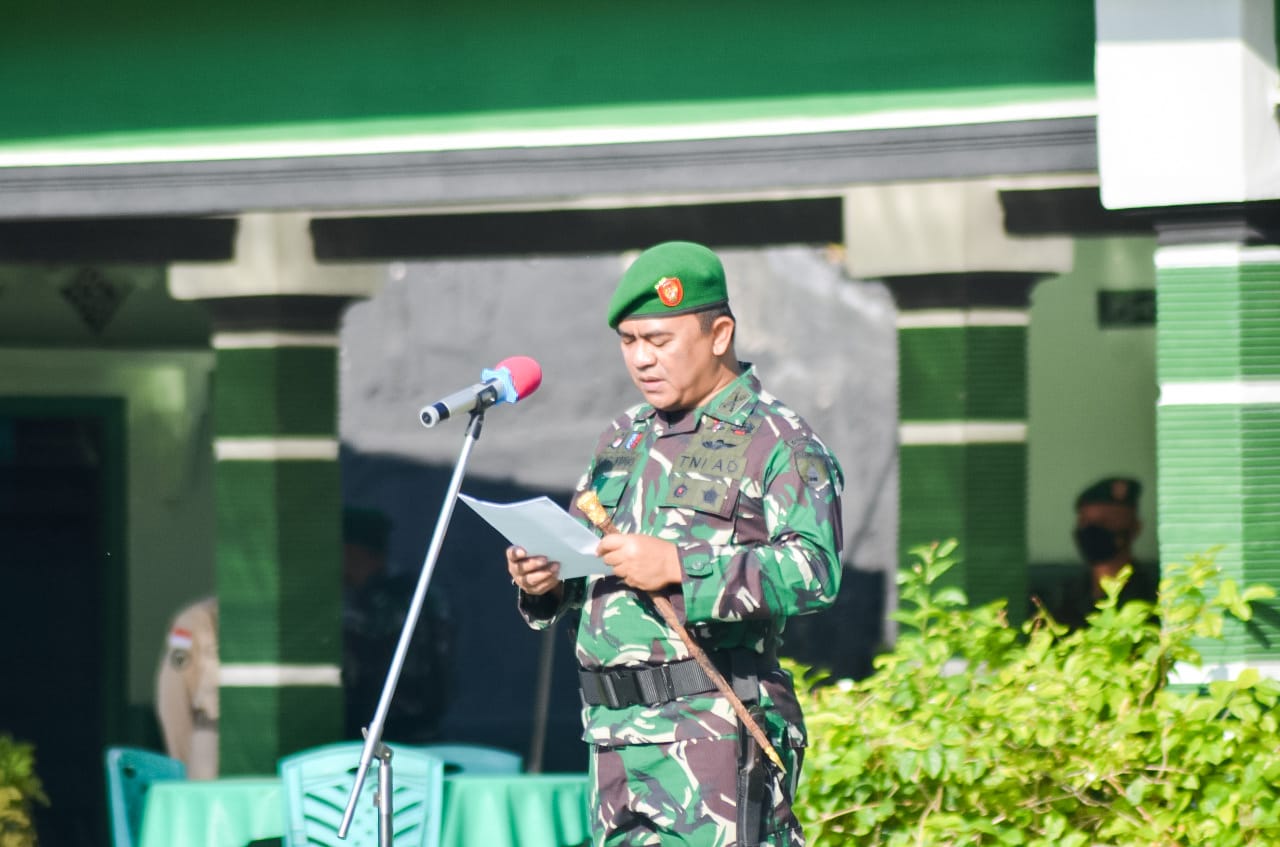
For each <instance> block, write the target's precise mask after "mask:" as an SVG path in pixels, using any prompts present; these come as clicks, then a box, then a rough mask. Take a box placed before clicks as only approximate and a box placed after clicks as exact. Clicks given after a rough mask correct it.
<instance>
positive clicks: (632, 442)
mask: <svg viewBox="0 0 1280 847" xmlns="http://www.w3.org/2000/svg"><path fill="white" fill-rule="evenodd" d="M643 437H644V436H642V435H641V434H640V433H638V432H633V433H631V435H630V436H629V437H628V438H627V444H626V449H628V450H634V449H636V445H637V444H639V443H640V439H641V438H643Z"/></svg>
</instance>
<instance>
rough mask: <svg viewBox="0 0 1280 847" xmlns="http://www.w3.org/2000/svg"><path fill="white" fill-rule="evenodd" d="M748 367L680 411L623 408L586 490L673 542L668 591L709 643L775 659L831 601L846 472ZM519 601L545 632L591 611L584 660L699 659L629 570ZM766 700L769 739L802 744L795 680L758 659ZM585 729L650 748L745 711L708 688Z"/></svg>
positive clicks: (619, 518)
mask: <svg viewBox="0 0 1280 847" xmlns="http://www.w3.org/2000/svg"><path fill="white" fill-rule="evenodd" d="M743 367H744V371H743V373H742V374H741V375H739V376H738V377H737V378H736V379H735V380H734V381H733V382H732V383H730V384H729V385H727V386H725V388H724V389H722V390H721V391H720V392H718V393H717V394H716V395H715V396H714V397H713V398H712V399H711V400H710V402H708V403H707V404H706V405H705V406H703V407H701V408H699V409H695V410H693V411H691V412H689V413H687V414H685V415H683V416H680V417H678V418H676V419H675V420H672V421H669V420H668V419H667V418H666V417H665V416H663V415H662V414H660V413H658V412H656V411H655V410H654V408H653V407H652V406H650V405H648V404H641V405H639V406H636V407H634V408H632V409H630V410H628V411H627V412H626V413H624V414H623V415H622V416H620V417H618V418H617V419H615V420H614V421H613V423H612V425H611V426H610V427H609V428H608V429H607V430H606V431H605V432H604V434H603V435H602V436H601V437H600V441H599V443H598V445H597V448H596V454H595V458H594V459H593V461H592V463H591V465H590V467H589V468H588V469H587V472H586V474H585V475H584V476H583V478H582V480H581V481H580V482H579V486H578V488H579V490H585V489H586V487H587V486H588V485H589V486H591V487H592V488H594V489H595V490H596V492H597V493H598V494H599V496H600V500H601V503H602V504H603V505H604V507H605V509H606V510H607V511H608V512H609V513H610V514H611V515H612V516H613V521H614V523H615V524H616V525H617V527H618V529H619V530H620V531H622V532H635V533H644V534H646V535H653V536H657V537H658V538H663V539H666V540H668V541H671V542H673V543H674V544H675V545H676V546H677V548H678V549H679V556H680V564H681V568H682V569H683V571H684V579H683V582H682V583H681V584H680V585H669V586H667V587H666V588H665V589H663V591H664V593H665V594H666V596H667V597H669V598H670V599H671V602H672V604H673V606H674V607H675V609H676V611H677V614H679V615H680V616H681V617H682V618H683V619H684V620H685V621H686V624H687V626H688V628H689V630H690V632H691V633H692V634H693V635H694V637H695V638H697V639H698V640H699V642H700V643H701V645H702V647H703V649H705V650H706V651H707V652H708V653H710V652H713V651H717V650H724V649H730V648H748V649H750V650H752V651H754V652H756V653H758V654H761V655H765V656H770V657H771V656H773V655H774V652H775V649H776V647H777V645H778V644H779V643H780V641H781V638H780V636H781V632H782V628H783V624H784V621H785V619H786V618H787V617H788V616H790V615H797V614H803V613H806V612H812V611H816V610H819V609H822V608H825V607H826V606H828V605H830V604H831V603H832V602H833V601H834V599H835V596H836V592H837V590H838V588H839V579H840V568H841V565H840V558H839V554H840V539H841V526H840V489H841V486H842V484H843V477H842V473H841V470H840V467H839V465H838V464H837V462H836V461H835V459H834V457H833V456H832V455H831V454H830V453H829V452H828V450H827V448H826V447H825V446H824V445H823V444H822V442H821V441H820V440H819V439H818V438H817V436H815V435H814V433H813V432H812V430H810V428H809V426H808V425H807V424H806V423H805V422H804V421H803V420H802V419H801V418H800V417H799V416H798V415H796V413H795V412H793V411H791V410H790V409H788V408H787V407H786V406H783V405H782V404H781V403H780V402H778V400H777V399H776V398H774V397H773V396H772V395H770V394H768V393H767V392H766V391H764V390H763V389H762V388H761V386H760V382H759V380H758V379H757V377H756V375H755V373H754V370H753V369H752V368H751V366H750V365H744V366H743ZM573 508H575V509H576V506H575V507H573ZM583 520H584V521H585V518H583ZM520 609H521V612H522V614H523V615H524V617H525V619H526V620H527V621H528V622H529V624H530V625H531V626H533V627H535V628H542V627H545V626H547V625H549V623H550V622H551V621H552V620H554V619H556V618H557V617H558V616H559V615H561V614H563V613H564V612H565V611H567V610H570V609H579V610H580V611H581V617H580V619H579V626H578V634H577V657H578V661H579V663H580V664H581V665H582V667H584V668H587V669H599V668H615V667H629V668H635V667H644V666H652V665H659V664H663V663H666V662H673V661H679V660H683V659H687V658H689V652H688V649H687V648H686V647H685V645H684V642H683V641H681V639H680V637H679V635H678V634H677V633H676V632H674V631H672V630H671V629H670V628H669V627H668V626H667V625H666V624H665V622H664V621H663V620H662V618H661V617H660V616H659V614H658V613H657V611H656V609H654V607H653V605H652V602H651V601H650V600H649V599H648V598H647V597H646V596H645V592H641V591H636V590H634V589H632V588H630V587H628V586H627V585H626V584H625V583H623V582H622V580H620V579H618V578H617V577H612V576H604V577H588V578H586V579H581V578H579V579H571V580H567V581H566V582H565V585H564V592H563V597H562V598H561V600H560V601H559V602H558V603H557V602H555V601H554V599H553V595H543V596H540V597H532V596H529V595H525V594H521V595H520ZM761 705H762V706H764V707H765V709H766V712H767V723H768V724H769V730H770V735H772V736H775V737H778V738H780V739H781V740H783V742H784V743H786V744H787V746H792V745H794V746H802V745H803V744H804V737H803V732H804V730H803V723H802V721H801V717H800V714H799V709H798V707H797V706H796V703H795V695H794V692H793V689H792V684H791V680H790V678H789V677H788V675H787V674H786V673H785V672H784V671H782V670H780V669H778V668H777V667H776V663H775V662H772V661H767V662H766V666H765V667H763V668H762V669H761ZM583 726H584V732H583V737H584V740H586V741H588V742H591V743H594V744H600V745H620V744H637V743H640V744H644V743H666V742H672V741H677V740H683V739H688V738H700V737H730V736H732V735H734V734H735V733H736V731H737V719H736V717H735V715H734V713H733V710H732V708H731V707H730V705H729V703H728V701H727V700H725V699H724V698H723V697H722V696H721V695H719V694H718V693H717V692H714V691H712V692H710V693H708V694H704V695H696V696H692V697H682V698H678V699H677V700H674V701H672V702H669V703H665V704H661V705H658V706H647V705H636V706H631V707H625V708H621V709H610V708H608V707H607V706H603V705H597V706H585V707H584V712H583Z"/></svg>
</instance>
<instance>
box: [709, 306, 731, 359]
mask: <svg viewBox="0 0 1280 847" xmlns="http://www.w3.org/2000/svg"><path fill="white" fill-rule="evenodd" d="M734 326H735V323H734V320H733V318H731V317H729V316H728V315H717V316H716V318H715V320H713V321H712V322H711V352H712V353H714V354H715V355H717V356H723V355H724V354H725V353H727V352H729V346H730V345H731V344H732V343H733V329H734Z"/></svg>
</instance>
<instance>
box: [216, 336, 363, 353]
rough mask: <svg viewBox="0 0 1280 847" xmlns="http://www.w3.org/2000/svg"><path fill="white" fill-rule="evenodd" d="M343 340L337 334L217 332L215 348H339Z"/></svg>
mask: <svg viewBox="0 0 1280 847" xmlns="http://www.w3.org/2000/svg"><path fill="white" fill-rule="evenodd" d="M339 343H341V339H340V338H339V337H338V334H337V333H336V332H215V333H214V334H213V346H214V348H215V349H217V350H241V349H248V348H264V347H337V346H338V344H339Z"/></svg>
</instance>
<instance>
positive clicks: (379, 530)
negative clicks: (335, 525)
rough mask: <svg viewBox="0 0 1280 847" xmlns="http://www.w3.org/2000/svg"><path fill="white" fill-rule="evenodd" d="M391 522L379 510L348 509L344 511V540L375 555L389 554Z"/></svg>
mask: <svg viewBox="0 0 1280 847" xmlns="http://www.w3.org/2000/svg"><path fill="white" fill-rule="evenodd" d="M390 535H391V521H390V519H388V518H387V516H386V515H384V514H383V513H382V512H380V511H378V510H377V509H360V508H354V507H348V508H345V509H343V510H342V540H343V542H344V543H346V544H353V545H355V546H356V547H364V548H365V549H367V550H372V551H374V552H375V553H385V552H387V540H388V538H389V536H390Z"/></svg>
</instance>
